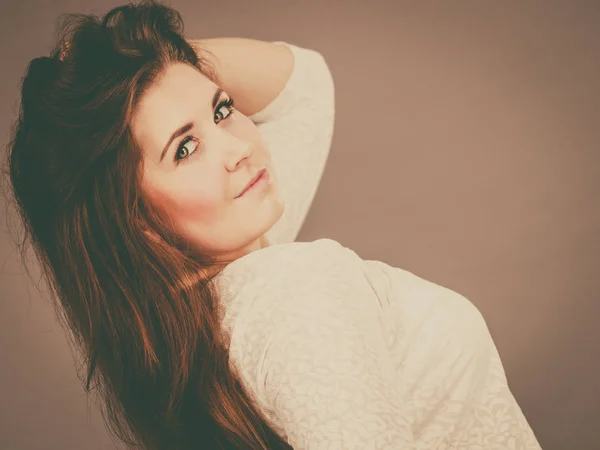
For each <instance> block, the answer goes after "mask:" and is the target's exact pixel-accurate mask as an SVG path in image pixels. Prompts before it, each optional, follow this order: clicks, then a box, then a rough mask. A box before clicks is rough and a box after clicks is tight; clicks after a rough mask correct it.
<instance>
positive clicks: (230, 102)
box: [215, 98, 233, 120]
mask: <svg viewBox="0 0 600 450" xmlns="http://www.w3.org/2000/svg"><path fill="white" fill-rule="evenodd" d="M222 110H225V111H227V113H226V114H225V115H223V113H221V111H222ZM231 114H233V98H230V99H229V100H228V101H226V102H223V103H221V104H220V105H219V107H218V108H217V113H216V114H215V117H218V120H224V119H227V117H229V116H230V115H231Z"/></svg>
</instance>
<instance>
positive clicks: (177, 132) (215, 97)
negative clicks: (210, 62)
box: [159, 87, 224, 163]
mask: <svg viewBox="0 0 600 450" xmlns="http://www.w3.org/2000/svg"><path fill="white" fill-rule="evenodd" d="M223 92H224V90H223V89H222V88H220V87H218V88H217V90H216V91H215V93H214V94H213V98H212V107H213V109H215V106H217V102H218V101H219V98H220V97H221V94H222V93H223ZM193 126H194V122H188V123H186V124H185V125H182V126H180V127H179V128H177V129H176V130H175V131H173V133H172V134H171V136H170V137H169V140H168V141H167V145H165V148H163V150H162V152H161V154H160V160H159V163H160V162H162V160H163V159H164V157H165V154H166V153H167V150H169V147H170V146H171V143H172V142H173V141H174V140H175V139H176V138H177V137H179V136H181V135H182V134H183V133H186V132H187V131H189V130H191V129H192V128H193Z"/></svg>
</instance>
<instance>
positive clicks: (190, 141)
mask: <svg viewBox="0 0 600 450" xmlns="http://www.w3.org/2000/svg"><path fill="white" fill-rule="evenodd" d="M197 148H198V142H197V141H196V140H195V139H194V138H192V137H187V138H186V139H185V140H184V141H183V142H182V143H181V145H180V146H179V148H178V149H177V154H176V155H175V161H179V160H181V159H183V158H187V157H188V156H189V155H191V154H192V153H194V152H195V151H196V149H197ZM182 151H185V152H186V154H185V155H183V156H180V153H181V152H182Z"/></svg>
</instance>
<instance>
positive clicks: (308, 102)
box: [250, 41, 335, 244]
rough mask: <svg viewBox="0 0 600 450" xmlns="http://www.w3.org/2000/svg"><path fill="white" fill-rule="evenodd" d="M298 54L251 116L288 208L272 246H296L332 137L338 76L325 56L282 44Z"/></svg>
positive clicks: (270, 233)
mask: <svg viewBox="0 0 600 450" xmlns="http://www.w3.org/2000/svg"><path fill="white" fill-rule="evenodd" d="M275 43H276V44H278V45H284V46H287V47H288V48H289V49H290V51H291V52H292V53H293V55H294V67H293V70H292V74H291V75H290V78H289V80H288V82H287V84H286V85H285V87H284V88H283V90H282V91H281V92H280V93H279V95H278V96H277V97H276V98H275V99H274V100H273V101H272V102H271V103H270V104H268V105H267V106H266V107H265V108H264V109H263V110H261V111H259V112H257V113H255V114H253V115H251V116H250V119H251V120H252V121H253V122H254V123H255V124H256V125H257V127H258V128H259V130H260V133H261V135H262V137H263V140H264V141H265V144H266V145H267V148H268V149H269V151H270V153H271V159H272V163H273V168H274V169H275V172H276V174H277V177H278V180H279V184H280V186H281V194H282V196H283V200H284V202H285V209H284V212H283V215H282V216H281V218H280V219H279V221H278V222H277V223H276V224H275V225H274V226H273V227H272V228H271V229H270V230H269V231H268V232H267V233H266V237H267V240H268V241H269V243H271V244H282V243H287V242H293V241H295V239H296V236H297V235H298V232H299V231H300V228H301V227H302V224H303V223H304V220H305V218H306V216H307V214H308V210H309V209H310V205H311V204H312V201H313V199H314V197H315V194H316V192H317V188H318V186H319V183H320V181H321V178H322V175H323V172H324V169H325V164H326V162H327V158H328V156H329V152H330V148H331V143H332V139H333V126H334V116H335V100H334V83H333V77H332V74H331V72H330V70H329V67H328V65H327V63H326V61H325V58H324V57H323V55H321V53H319V52H317V51H315V50H311V49H307V48H302V47H298V46H295V45H293V44H289V43H286V42H282V41H277V42H275Z"/></svg>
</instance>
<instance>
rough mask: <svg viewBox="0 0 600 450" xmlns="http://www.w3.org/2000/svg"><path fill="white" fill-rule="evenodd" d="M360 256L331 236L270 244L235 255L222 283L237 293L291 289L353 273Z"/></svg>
mask: <svg viewBox="0 0 600 450" xmlns="http://www.w3.org/2000/svg"><path fill="white" fill-rule="evenodd" d="M357 258H358V256H356V254H355V253H354V252H352V251H351V250H350V249H348V248H346V247H344V246H343V245H341V244H340V243H339V242H338V241H336V240H334V239H329V238H322V239H317V240H315V241H311V242H299V241H295V242H288V243H283V244H276V245H271V246H268V247H265V248H262V249H260V250H256V251H254V252H252V253H249V254H247V255H245V256H242V257H241V258H238V259H236V260H235V261H233V262H232V263H231V264H229V265H228V266H226V267H225V269H224V270H223V271H222V272H221V274H220V276H219V279H220V283H221V285H225V284H226V285H227V287H228V290H229V291H230V292H231V291H234V292H235V293H241V292H242V291H246V292H250V291H254V292H261V294H262V295H264V294H265V292H266V291H267V290H268V291H277V289H289V288H290V286H291V285H298V284H300V285H302V284H306V283H312V284H313V285H314V283H315V280H317V279H323V278H329V279H331V278H334V277H336V278H338V279H339V278H340V277H342V278H343V277H348V276H352V268H353V267H354V265H355V263H356V260H357Z"/></svg>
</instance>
